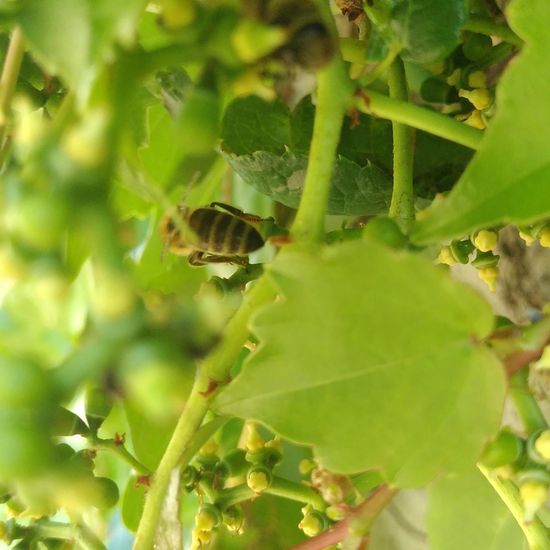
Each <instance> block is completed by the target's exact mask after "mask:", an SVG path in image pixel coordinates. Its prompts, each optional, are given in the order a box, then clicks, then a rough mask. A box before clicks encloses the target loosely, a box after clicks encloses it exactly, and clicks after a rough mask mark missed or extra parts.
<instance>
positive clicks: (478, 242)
mask: <svg viewBox="0 0 550 550" xmlns="http://www.w3.org/2000/svg"><path fill="white" fill-rule="evenodd" d="M473 243H474V245H475V247H476V248H477V249H478V250H481V252H489V251H490V250H494V249H495V247H496V246H497V244H498V233H497V232H496V231H489V230H487V229H482V230H481V231H479V232H478V233H477V234H476V235H475V236H474V239H473Z"/></svg>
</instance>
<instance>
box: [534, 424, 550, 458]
mask: <svg viewBox="0 0 550 550" xmlns="http://www.w3.org/2000/svg"><path fill="white" fill-rule="evenodd" d="M534 447H535V450H536V451H537V453H539V455H540V456H541V457H542V458H544V459H546V460H548V461H550V430H544V431H543V432H542V433H540V434H539V435H538V437H537V438H536V439H535V444H534Z"/></svg>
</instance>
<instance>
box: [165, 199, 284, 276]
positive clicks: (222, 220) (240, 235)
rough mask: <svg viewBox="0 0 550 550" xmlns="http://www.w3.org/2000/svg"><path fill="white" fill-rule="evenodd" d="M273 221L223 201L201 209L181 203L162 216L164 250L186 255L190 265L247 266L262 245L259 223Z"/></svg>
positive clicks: (262, 239)
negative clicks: (249, 257) (174, 209)
mask: <svg viewBox="0 0 550 550" xmlns="http://www.w3.org/2000/svg"><path fill="white" fill-rule="evenodd" d="M175 217H177V218H178V222H176V220H175ZM272 220H273V219H272V218H261V217H259V216H255V215H253V214H246V213H244V212H243V211H242V210H239V209H238V208H235V207H234V206H231V205H228V204H224V203H222V202H213V203H211V204H210V205H209V206H201V207H200V208H189V207H187V206H185V205H183V204H180V205H178V206H177V208H176V211H175V212H173V213H167V214H165V215H164V216H163V218H162V220H161V222H160V233H161V236H162V239H163V241H164V244H165V247H166V249H167V250H169V251H170V252H172V253H173V254H176V255H178V256H187V260H188V262H189V264H190V265H193V266H201V265H206V264H209V263H229V264H235V265H240V266H243V267H246V266H247V265H248V255H249V254H250V253H251V252H254V251H256V250H258V249H260V248H262V246H264V244H265V240H264V238H263V237H262V235H261V233H260V231H259V226H260V224H261V223H262V222H266V221H272Z"/></svg>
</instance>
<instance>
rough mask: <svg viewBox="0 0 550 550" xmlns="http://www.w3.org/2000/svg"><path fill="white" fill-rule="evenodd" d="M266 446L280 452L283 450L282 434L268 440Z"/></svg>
mask: <svg viewBox="0 0 550 550" xmlns="http://www.w3.org/2000/svg"><path fill="white" fill-rule="evenodd" d="M265 446H266V447H267V448H269V449H274V450H276V451H278V452H279V453H282V452H283V446H282V444H281V438H280V436H278V435H276V436H275V437H274V438H273V439H270V440H269V441H267V442H266V444H265Z"/></svg>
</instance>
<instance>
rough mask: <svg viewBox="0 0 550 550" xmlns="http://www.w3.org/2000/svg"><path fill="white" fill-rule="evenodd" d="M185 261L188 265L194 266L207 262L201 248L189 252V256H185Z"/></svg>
mask: <svg viewBox="0 0 550 550" xmlns="http://www.w3.org/2000/svg"><path fill="white" fill-rule="evenodd" d="M187 261H188V262H189V265H192V266H195V267H197V266H201V265H206V264H207V263H208V261H207V260H206V257H205V254H204V252H202V251H201V250H197V251H195V252H192V253H191V254H189V256H188V257H187Z"/></svg>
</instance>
